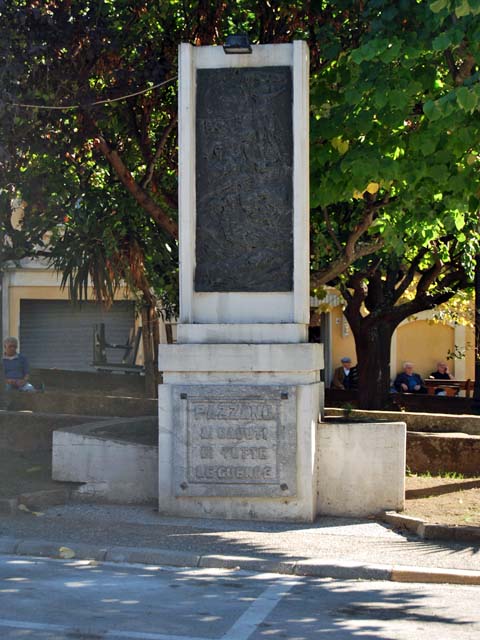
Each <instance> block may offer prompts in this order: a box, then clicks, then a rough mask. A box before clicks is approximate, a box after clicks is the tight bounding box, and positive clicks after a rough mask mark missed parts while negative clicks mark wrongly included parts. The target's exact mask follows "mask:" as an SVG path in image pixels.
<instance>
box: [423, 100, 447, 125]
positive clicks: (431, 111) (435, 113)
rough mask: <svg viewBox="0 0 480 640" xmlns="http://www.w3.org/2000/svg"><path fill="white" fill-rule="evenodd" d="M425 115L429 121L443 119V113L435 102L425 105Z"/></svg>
mask: <svg viewBox="0 0 480 640" xmlns="http://www.w3.org/2000/svg"><path fill="white" fill-rule="evenodd" d="M423 113H424V114H425V115H426V116H427V118H428V119H429V120H431V121H432V122H434V121H435V120H439V119H440V118H441V117H442V115H443V114H442V111H441V109H440V108H439V106H438V104H437V103H436V102H435V101H434V100H427V102H425V104H424V105H423Z"/></svg>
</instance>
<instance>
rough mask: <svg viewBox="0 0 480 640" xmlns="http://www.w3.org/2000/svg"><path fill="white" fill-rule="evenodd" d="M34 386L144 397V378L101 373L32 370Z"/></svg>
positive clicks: (132, 375)
mask: <svg viewBox="0 0 480 640" xmlns="http://www.w3.org/2000/svg"><path fill="white" fill-rule="evenodd" d="M31 377H32V381H33V383H34V384H43V385H45V387H46V388H47V389H48V390H55V391H66V392H72V393H82V394H86V393H94V394H99V393H103V394H108V395H121V396H130V397H133V396H134V397H144V396H145V395H146V394H145V376H141V375H136V374H124V373H107V372H103V371H69V370H66V369H37V368H34V369H32V372H31Z"/></svg>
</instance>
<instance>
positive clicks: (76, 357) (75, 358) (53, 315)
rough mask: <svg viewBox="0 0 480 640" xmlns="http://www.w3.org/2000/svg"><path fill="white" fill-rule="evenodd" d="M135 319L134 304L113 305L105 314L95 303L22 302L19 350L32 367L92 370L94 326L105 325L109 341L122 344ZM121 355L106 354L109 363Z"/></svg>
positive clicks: (116, 360) (111, 351)
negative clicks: (101, 323)
mask: <svg viewBox="0 0 480 640" xmlns="http://www.w3.org/2000/svg"><path fill="white" fill-rule="evenodd" d="M134 319H135V309H134V303H133V302H128V301H122V302H114V303H113V305H112V306H111V307H110V309H108V311H107V310H105V309H104V308H102V306H101V305H99V304H97V303H95V302H84V303H82V304H81V305H74V304H72V303H71V302H69V301H66V300H21V301H20V330H19V337H20V349H21V351H22V353H23V354H24V355H26V356H27V358H28V360H29V362H30V366H32V367H42V368H56V369H68V370H72V371H94V370H95V369H94V367H93V366H92V360H93V327H94V325H95V324H99V323H100V322H103V323H105V334H106V338H107V340H108V342H110V343H116V344H124V343H126V342H127V340H128V335H129V331H130V329H131V328H132V327H133V325H134ZM122 356H123V351H122V350H121V349H110V350H109V351H108V358H109V361H110V362H120V361H121V359H122Z"/></svg>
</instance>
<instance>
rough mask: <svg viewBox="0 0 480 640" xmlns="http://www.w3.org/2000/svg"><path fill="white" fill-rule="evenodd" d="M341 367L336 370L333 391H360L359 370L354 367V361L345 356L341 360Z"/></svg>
mask: <svg viewBox="0 0 480 640" xmlns="http://www.w3.org/2000/svg"><path fill="white" fill-rule="evenodd" d="M340 362H341V363H342V366H341V367H338V368H337V369H335V372H334V374H333V380H332V389H343V390H345V389H358V370H357V367H356V366H355V367H354V366H353V363H352V359H351V358H349V357H348V356H345V357H344V358H342V359H341V360H340Z"/></svg>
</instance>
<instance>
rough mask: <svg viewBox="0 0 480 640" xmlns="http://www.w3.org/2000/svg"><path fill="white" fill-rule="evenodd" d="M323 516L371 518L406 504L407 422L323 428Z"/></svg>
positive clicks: (320, 506) (320, 483) (320, 494)
mask: <svg viewBox="0 0 480 640" xmlns="http://www.w3.org/2000/svg"><path fill="white" fill-rule="evenodd" d="M317 447H318V449H317V457H318V501H317V508H318V513H319V514H324V515H335V516H368V515H374V514H377V513H379V512H380V511H384V510H388V509H394V510H396V511H401V510H403V508H404V501H405V449H406V426H405V423H404V422H374V423H368V422H328V423H320V424H319V426H318V437H317Z"/></svg>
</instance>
